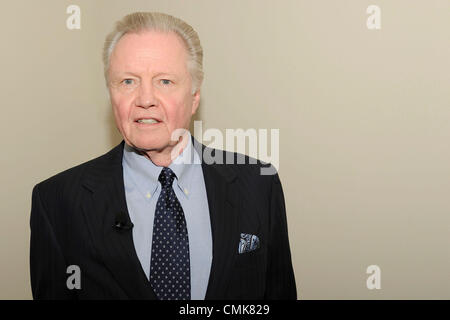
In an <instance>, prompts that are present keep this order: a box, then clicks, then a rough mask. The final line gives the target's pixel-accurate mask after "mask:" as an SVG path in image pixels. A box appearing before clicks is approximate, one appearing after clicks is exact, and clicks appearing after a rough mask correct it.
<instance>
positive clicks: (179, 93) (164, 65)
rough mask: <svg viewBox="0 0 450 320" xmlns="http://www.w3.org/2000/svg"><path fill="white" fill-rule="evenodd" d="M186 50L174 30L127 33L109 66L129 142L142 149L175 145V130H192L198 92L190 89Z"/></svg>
mask: <svg viewBox="0 0 450 320" xmlns="http://www.w3.org/2000/svg"><path fill="white" fill-rule="evenodd" d="M187 59H188V54H187V51H186V48H185V45H184V43H183V42H182V40H181V39H180V38H179V37H178V36H177V35H176V34H175V33H162V32H156V31H146V32H143V33H139V34H134V33H130V34H126V35H124V36H123V37H122V38H121V39H120V40H119V42H118V43H117V44H116V47H115V48H114V50H113V52H112V54H111V57H110V65H109V92H110V96H111V104H112V107H113V110H114V116H115V119H116V125H117V127H118V129H119V131H120V132H121V134H122V136H123V138H124V140H125V142H127V143H128V144H129V145H131V146H133V147H136V148H139V149H141V150H145V151H150V150H157V151H164V150H166V149H167V148H168V147H169V148H171V146H173V145H175V144H176V143H177V141H171V134H172V132H173V131H174V130H176V129H179V128H183V129H188V128H189V124H190V120H191V117H192V115H193V114H194V113H195V111H196V110H197V107H198V104H199V101H200V93H199V91H197V92H196V93H194V94H193V93H192V79H191V76H190V74H189V71H188V67H187V61H188V60H187Z"/></svg>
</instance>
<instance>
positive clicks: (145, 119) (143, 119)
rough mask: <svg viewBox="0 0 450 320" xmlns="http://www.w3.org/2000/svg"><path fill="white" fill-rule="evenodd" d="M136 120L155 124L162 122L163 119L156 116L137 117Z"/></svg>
mask: <svg viewBox="0 0 450 320" xmlns="http://www.w3.org/2000/svg"><path fill="white" fill-rule="evenodd" d="M134 122H137V123H144V124H155V123H159V122H161V120H160V119H158V118H155V117H140V118H137V119H136V120H135V121H134Z"/></svg>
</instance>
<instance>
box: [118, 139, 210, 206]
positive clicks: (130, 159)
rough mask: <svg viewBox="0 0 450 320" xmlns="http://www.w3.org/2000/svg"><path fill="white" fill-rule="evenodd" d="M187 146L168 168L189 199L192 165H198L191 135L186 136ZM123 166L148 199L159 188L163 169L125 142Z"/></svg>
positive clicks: (199, 162)
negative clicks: (159, 179) (159, 178)
mask: <svg viewBox="0 0 450 320" xmlns="http://www.w3.org/2000/svg"><path fill="white" fill-rule="evenodd" d="M187 138H188V139H187V141H188V143H187V145H186V147H185V148H184V150H183V152H182V153H181V154H180V155H179V156H178V157H177V158H176V159H175V160H173V161H172V163H171V164H170V165H169V168H170V169H171V170H172V171H173V172H174V173H175V175H176V176H177V178H176V179H175V181H176V184H177V185H178V188H179V189H180V190H181V191H182V193H183V194H184V195H185V196H186V197H187V198H189V195H190V194H191V191H193V190H191V187H192V185H191V182H192V180H193V175H194V168H193V165H200V164H201V161H200V157H199V155H198V153H197V151H196V150H195V149H194V148H193V145H192V138H191V134H190V133H189V135H188V136H187ZM123 165H124V167H125V168H127V169H128V172H129V173H130V176H131V178H132V180H133V181H134V183H135V184H136V186H137V188H138V190H139V191H140V192H141V193H142V194H143V195H144V196H145V197H146V198H148V199H150V198H152V197H153V195H154V194H155V193H156V191H157V190H158V188H159V187H160V183H159V181H158V177H159V174H160V173H161V170H162V169H163V167H160V166H157V165H155V164H154V163H153V162H152V161H151V160H149V159H148V158H147V157H146V156H144V155H142V154H140V153H139V152H137V151H136V150H135V149H134V148H133V147H131V146H129V145H128V144H127V143H126V142H125V144H124V152H123Z"/></svg>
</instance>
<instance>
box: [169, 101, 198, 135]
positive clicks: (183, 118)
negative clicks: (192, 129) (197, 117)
mask: <svg viewBox="0 0 450 320" xmlns="http://www.w3.org/2000/svg"><path fill="white" fill-rule="evenodd" d="M167 105H168V106H170V107H169V108H167V116H168V118H169V119H170V120H171V123H172V124H173V125H174V126H178V127H180V126H185V125H186V122H187V121H188V120H190V117H191V116H192V110H191V106H192V98H190V97H189V96H182V97H179V98H178V99H172V100H170V102H169V103H168V104H167ZM174 129H176V128H174Z"/></svg>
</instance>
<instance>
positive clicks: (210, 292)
mask: <svg viewBox="0 0 450 320" xmlns="http://www.w3.org/2000/svg"><path fill="white" fill-rule="evenodd" d="M194 144H195V143H194ZM205 148H206V147H205V146H202V151H203V150H204V149H205ZM213 152H214V151H213ZM202 154H203V153H202ZM202 170H203V176H204V180H205V187H206V193H207V198H208V206H209V212H210V219H211V231H212V239H213V259H212V264H211V272H210V277H209V282H208V288H207V292H206V297H205V299H206V300H218V299H225V298H226V292H227V288H228V284H229V281H228V279H230V273H231V272H232V266H233V262H234V261H233V259H232V258H231V257H233V256H234V255H235V253H236V251H237V250H238V244H239V233H238V213H239V212H238V209H239V194H238V190H237V188H236V187H235V179H236V178H237V177H236V174H235V173H234V171H233V170H232V169H231V168H229V167H228V166H226V165H220V164H206V163H205V162H204V161H202Z"/></svg>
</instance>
